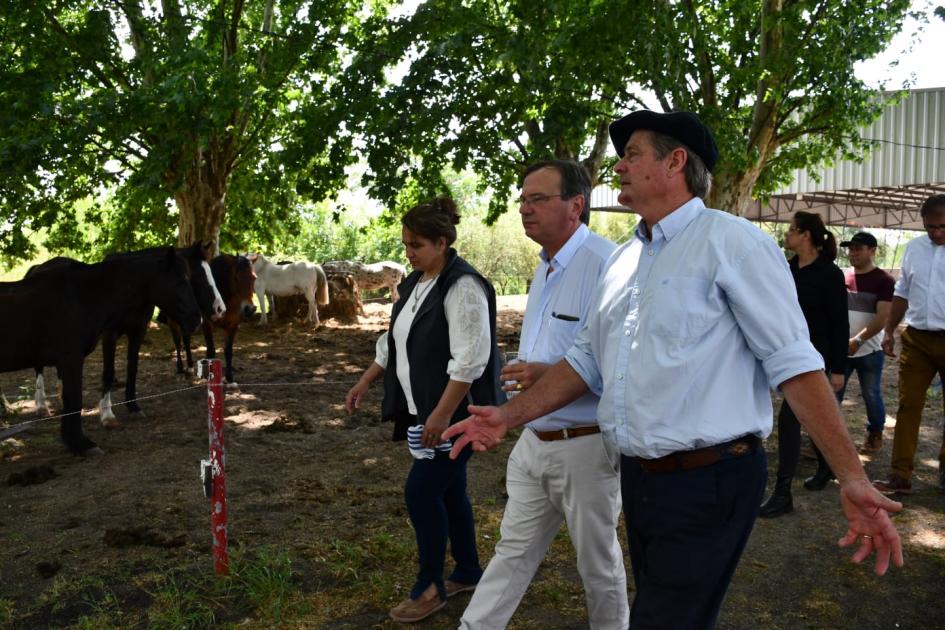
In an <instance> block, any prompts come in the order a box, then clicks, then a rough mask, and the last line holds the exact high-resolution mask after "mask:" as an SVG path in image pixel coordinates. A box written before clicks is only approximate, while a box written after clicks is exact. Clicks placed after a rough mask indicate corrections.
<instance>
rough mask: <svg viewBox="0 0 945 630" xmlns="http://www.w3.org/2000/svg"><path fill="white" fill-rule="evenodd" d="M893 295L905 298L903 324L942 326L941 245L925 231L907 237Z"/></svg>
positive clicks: (944, 265)
mask: <svg viewBox="0 0 945 630" xmlns="http://www.w3.org/2000/svg"><path fill="white" fill-rule="evenodd" d="M894 295H896V296H898V297H901V298H902V299H904V300H908V301H909V308H907V309H906V317H905V319H906V324H907V325H909V326H912V327H914V328H918V329H920V330H945V245H936V244H935V243H933V242H932V239H931V238H929V235H928V234H923V235H922V236H917V237H916V238H914V239H912V240H911V241H909V242H908V243H907V244H906V251H905V253H903V255H902V272H901V273H900V274H899V280H897V281H896V289H895V292H894Z"/></svg>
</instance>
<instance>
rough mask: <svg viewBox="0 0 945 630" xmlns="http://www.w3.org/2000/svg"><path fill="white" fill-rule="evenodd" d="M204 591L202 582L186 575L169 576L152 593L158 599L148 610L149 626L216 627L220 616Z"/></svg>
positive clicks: (170, 629) (155, 599)
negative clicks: (205, 596)
mask: <svg viewBox="0 0 945 630" xmlns="http://www.w3.org/2000/svg"><path fill="white" fill-rule="evenodd" d="M200 591H201V589H200V588H199V585H198V584H194V583H192V582H191V581H189V580H187V579H185V578H182V577H179V576H170V577H168V578H167V579H166V580H165V582H164V583H163V584H162V585H161V586H160V588H159V589H158V590H157V591H155V592H153V593H151V595H152V597H154V603H153V604H152V606H151V608H150V609H149V610H148V627H149V628H155V629H157V630H160V629H163V628H167V629H168V630H172V629H174V628H211V627H213V625H214V623H215V621H216V617H215V615H214V614H213V609H212V608H211V607H210V606H209V605H208V604H207V603H206V602H204V601H203V596H202V593H201V592H200Z"/></svg>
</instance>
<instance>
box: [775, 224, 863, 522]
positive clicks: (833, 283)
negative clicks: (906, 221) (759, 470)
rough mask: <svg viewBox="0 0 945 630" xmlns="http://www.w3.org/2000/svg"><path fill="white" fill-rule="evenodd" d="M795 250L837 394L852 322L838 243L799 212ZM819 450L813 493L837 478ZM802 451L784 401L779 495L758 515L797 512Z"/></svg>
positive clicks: (802, 296)
mask: <svg viewBox="0 0 945 630" xmlns="http://www.w3.org/2000/svg"><path fill="white" fill-rule="evenodd" d="M784 245H785V247H786V248H787V249H790V250H793V251H794V253H795V256H794V257H793V258H791V260H790V262H789V266H790V268H791V275H793V276H794V285H795V286H796V287H797V300H798V302H799V303H800V305H801V311H803V312H804V319H806V320H807V328H808V330H809V332H810V341H811V343H812V344H814V348H816V349H817V351H818V352H819V353H820V354H821V356H822V357H823V358H824V369H825V370H826V372H827V376H828V377H829V378H830V385H831V386H832V387H833V389H834V391H839V390H840V388H842V387H843V380H844V370H845V368H846V361H847V350H848V349H849V342H850V320H849V315H848V313H847V285H846V281H845V280H844V277H843V272H842V271H841V270H840V268H839V267H837V265H836V264H835V263H834V262H833V261H834V260H835V259H836V258H837V241H836V239H835V238H834V236H833V234H831V233H830V231H829V230H827V226H825V225H824V221H823V219H821V218H820V215H819V214H817V213H815V212H796V213H795V214H794V217H793V219H792V220H791V226H790V227H789V228H788V232H787V236H786V237H785V240H784ZM815 451H816V452H817V459H818V465H817V472H816V473H814V475H813V476H812V477H808V478H807V479H805V480H804V487H805V488H807V489H808V490H823V489H824V486H826V485H827V483H828V482H829V481H830V480H831V479H833V472H831V470H830V466H828V465H827V461H826V460H825V459H824V456H823V455H821V454H820V451H817V450H816V447H815ZM800 453H801V425H800V423H798V421H797V417H796V416H795V415H794V411H793V410H792V409H791V407H790V406H789V405H788V404H787V402H782V403H781V411H780V412H779V413H778V472H777V476H776V477H775V485H774V492H773V493H772V494H771V496H770V497H768V500H767V501H765V502H764V503H763V504H762V505H761V511H760V512H759V514H758V515H759V516H761V517H762V518H773V517H776V516H781V515H782V514H787V513H788V512H793V511H794V499H793V497H792V495H791V481H792V480H793V479H794V473H795V472H796V471H797V463H798V460H799V459H800Z"/></svg>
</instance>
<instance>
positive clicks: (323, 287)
mask: <svg viewBox="0 0 945 630" xmlns="http://www.w3.org/2000/svg"><path fill="white" fill-rule="evenodd" d="M315 274H316V275H317V276H318V289H317V293H316V298H317V300H318V303H319V305H321V306H325V305H326V304H328V276H326V275H325V270H324V269H322V266H321V265H315Z"/></svg>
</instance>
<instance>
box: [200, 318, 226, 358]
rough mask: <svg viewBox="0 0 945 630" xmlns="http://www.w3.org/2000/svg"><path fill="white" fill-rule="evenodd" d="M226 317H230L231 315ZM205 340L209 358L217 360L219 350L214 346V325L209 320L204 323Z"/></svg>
mask: <svg viewBox="0 0 945 630" xmlns="http://www.w3.org/2000/svg"><path fill="white" fill-rule="evenodd" d="M225 317H229V313H228V314H227V315H226V316H225ZM203 340H204V342H205V343H206V344H207V358H208V359H215V358H217V349H216V346H214V345H213V324H211V323H210V322H208V321H207V320H204V322H203Z"/></svg>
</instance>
